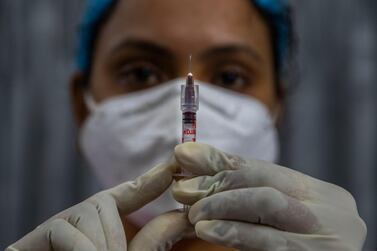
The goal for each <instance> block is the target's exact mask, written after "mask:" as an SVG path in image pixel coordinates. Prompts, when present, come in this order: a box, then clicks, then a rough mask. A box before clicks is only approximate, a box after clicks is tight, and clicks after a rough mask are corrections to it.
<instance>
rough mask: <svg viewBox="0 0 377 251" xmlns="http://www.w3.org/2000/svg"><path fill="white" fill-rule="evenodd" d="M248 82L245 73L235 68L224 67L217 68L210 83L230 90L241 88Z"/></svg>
mask: <svg viewBox="0 0 377 251" xmlns="http://www.w3.org/2000/svg"><path fill="white" fill-rule="evenodd" d="M248 82H249V78H248V76H247V74H246V73H244V72H243V71H242V70H240V69H236V68H231V67H230V68H224V69H221V70H218V71H217V72H216V74H215V75H214V77H213V79H212V83H213V84H215V85H219V86H222V87H224V88H228V89H232V90H241V89H242V88H244V87H245V86H246V85H247V84H248Z"/></svg>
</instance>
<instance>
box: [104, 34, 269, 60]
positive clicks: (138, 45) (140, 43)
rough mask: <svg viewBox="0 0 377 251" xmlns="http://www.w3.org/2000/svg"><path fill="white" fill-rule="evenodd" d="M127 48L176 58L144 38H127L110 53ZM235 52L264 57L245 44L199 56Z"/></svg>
mask: <svg viewBox="0 0 377 251" xmlns="http://www.w3.org/2000/svg"><path fill="white" fill-rule="evenodd" d="M126 48H127V49H134V50H139V51H143V52H145V53H148V54H152V55H154V56H157V57H161V58H164V59H168V60H170V59H171V60H172V59H174V58H175V57H174V54H173V53H172V52H171V51H170V50H169V49H167V48H165V47H164V46H161V45H159V44H157V43H155V42H152V41H148V40H143V39H125V40H123V41H122V42H120V43H119V44H118V45H116V46H115V47H114V48H113V49H112V50H111V51H110V55H116V54H117V53H119V52H120V51H122V50H124V49H126ZM235 53H246V54H247V55H249V57H251V58H253V59H254V60H256V61H258V62H260V61H262V57H261V56H260V54H259V53H258V51H257V50H255V49H253V48H252V47H250V46H247V45H244V44H229V45H220V46H218V47H215V48H211V49H209V50H207V51H204V52H203V53H201V54H200V55H199V57H198V58H199V59H201V60H205V59H210V58H215V57H218V56H219V55H229V54H235Z"/></svg>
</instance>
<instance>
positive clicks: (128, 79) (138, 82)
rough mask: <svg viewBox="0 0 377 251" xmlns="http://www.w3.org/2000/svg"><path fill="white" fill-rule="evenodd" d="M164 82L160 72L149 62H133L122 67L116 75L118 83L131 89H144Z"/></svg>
mask: <svg viewBox="0 0 377 251" xmlns="http://www.w3.org/2000/svg"><path fill="white" fill-rule="evenodd" d="M163 81H164V74H163V73H162V71H161V70H160V69H159V68H158V67H157V66H155V65H154V64H152V63H149V62H133V63H128V64H126V65H125V66H123V67H122V68H121V70H120V72H119V74H118V83H119V84H121V85H124V86H126V87H127V88H131V89H144V88H148V87H151V86H155V85H158V84H160V83H162V82H163Z"/></svg>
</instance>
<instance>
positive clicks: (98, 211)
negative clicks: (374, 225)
mask: <svg viewBox="0 0 377 251" xmlns="http://www.w3.org/2000/svg"><path fill="white" fill-rule="evenodd" d="M81 28H82V29H81V33H80V34H81V35H80V41H81V43H80V49H79V54H78V55H79V57H78V71H77V73H76V74H75V75H74V76H73V78H72V84H71V87H72V88H71V90H72V92H71V93H72V101H73V108H74V114H75V118H76V121H77V125H78V126H79V127H80V135H79V142H80V150H81V152H82V154H83V155H84V156H85V158H86V159H87V160H88V162H89V164H90V166H91V168H92V169H93V171H94V172H95V173H96V175H97V176H98V177H99V179H100V180H101V181H102V183H103V185H104V188H105V190H104V191H102V192H99V193H98V194H95V195H93V196H92V197H90V198H88V199H87V200H85V201H83V202H81V203H79V204H78V205H75V206H73V207H71V208H69V209H67V210H65V211H63V212H61V213H59V214H57V215H56V216H53V217H52V218H51V219H49V220H47V221H46V222H45V223H43V224H42V225H40V226H39V227H37V228H36V229H35V230H34V231H32V232H31V233H29V234H28V235H26V236H25V237H23V238H22V239H21V240H19V241H18V242H16V243H14V244H12V245H11V246H10V247H9V248H8V249H7V250H9V251H11V250H58V251H65V250H127V249H129V250H171V249H172V250H229V248H235V249H240V250H361V249H362V246H363V243H364V241H365V237H366V232H367V230H366V226H365V223H364V222H363V220H362V219H361V218H360V216H359V214H358V211H357V206H356V203H355V201H354V199H353V197H352V195H350V194H349V193H348V192H347V191H345V190H344V189H342V188H340V187H338V186H336V185H333V184H330V183H327V182H324V181H321V180H318V179H315V178H313V177H309V176H307V175H305V174H302V173H299V172H297V171H294V170H292V169H289V168H285V167H282V166H279V165H277V164H274V163H275V162H276V161H277V157H278V156H277V154H278V140H277V132H276V131H277V130H276V119H277V118H278V117H279V116H281V110H282V106H283V99H284V95H283V94H284V84H283V81H282V75H281V73H282V72H283V68H284V62H286V60H287V58H289V54H290V51H291V49H292V47H291V45H292V36H293V34H292V29H291V26H290V15H289V6H288V5H287V3H285V1H283V0H250V1H246V0H233V1H228V0H201V1H196V2H193V1H189V0H180V1H175V0H91V1H89V5H88V14H87V15H86V16H85V18H84V22H83V25H82V27H81ZM190 54H192V55H193V62H192V71H193V73H194V76H195V78H196V79H197V80H198V81H197V83H199V85H200V110H199V112H198V123H199V124H198V128H197V129H198V141H199V142H200V143H186V144H179V135H180V130H181V128H180V126H181V124H180V123H181V121H180V111H179V101H178V99H179V92H180V90H179V86H180V84H182V82H183V81H184V79H182V76H184V75H185V74H187V71H188V66H187V65H188V63H187V60H188V56H189V55H190ZM153 166H155V167H154V168H152V167H153ZM149 169H150V170H149ZM180 169H185V170H186V171H188V172H190V173H192V174H193V178H187V179H182V180H177V181H174V174H175V173H176V172H177V171H178V170H180ZM171 185H172V186H171ZM170 186H171V189H168V188H169V187H170ZM171 194H172V196H171ZM161 195H162V196H161ZM179 203H183V204H186V205H190V206H191V207H190V209H189V212H188V214H186V213H185V212H183V211H182V210H174V209H176V208H179V207H180V206H181V205H180V204H179Z"/></svg>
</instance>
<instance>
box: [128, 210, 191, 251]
mask: <svg viewBox="0 0 377 251" xmlns="http://www.w3.org/2000/svg"><path fill="white" fill-rule="evenodd" d="M194 236H195V230H194V227H193V226H192V225H191V224H190V222H189V221H188V219H187V214H185V213H183V212H179V211H173V212H169V213H166V214H163V215H160V216H158V217H157V218H155V219H153V220H152V221H150V222H149V223H148V224H147V225H145V226H144V227H143V228H142V229H141V230H140V231H139V232H138V234H137V235H136V236H135V237H134V239H133V240H132V241H131V243H130V245H129V250H130V251H134V250H137V251H157V250H158V251H164V250H170V249H171V248H172V247H173V245H174V244H175V243H177V242H178V241H180V240H182V239H184V238H190V237H194Z"/></svg>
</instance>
